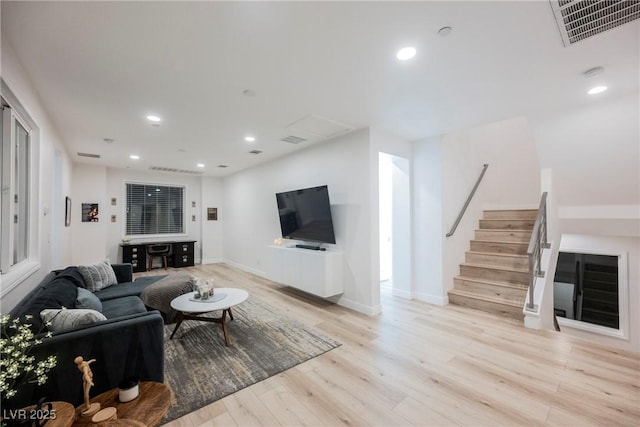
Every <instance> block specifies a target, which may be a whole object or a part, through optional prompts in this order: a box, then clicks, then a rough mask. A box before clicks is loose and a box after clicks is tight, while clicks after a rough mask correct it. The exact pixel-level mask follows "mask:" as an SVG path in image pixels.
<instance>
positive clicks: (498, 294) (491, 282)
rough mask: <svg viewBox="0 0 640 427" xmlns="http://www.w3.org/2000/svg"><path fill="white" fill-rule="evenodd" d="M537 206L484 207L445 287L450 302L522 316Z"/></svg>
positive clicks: (486, 310) (511, 316) (501, 313)
mask: <svg viewBox="0 0 640 427" xmlns="http://www.w3.org/2000/svg"><path fill="white" fill-rule="evenodd" d="M536 214H537V210H535V209H533V210H492V211H484V218H483V219H481V220H480V228H479V229H478V230H476V232H475V239H474V240H472V241H471V245H470V249H471V250H469V251H467V252H466V254H465V262H464V263H463V264H460V275H459V276H456V277H455V278H454V279H453V282H454V287H453V289H452V290H450V291H449V302H450V303H451V304H458V305H463V306H465V307H470V308H474V309H477V310H482V311H485V312H489V313H495V314H499V315H501V316H505V317H510V318H513V319H518V320H523V319H524V315H523V314H522V308H523V306H524V301H525V296H526V292H527V289H528V286H529V257H528V256H527V247H528V246H529V240H530V239H531V231H532V229H533V225H534V223H535V220H536Z"/></svg>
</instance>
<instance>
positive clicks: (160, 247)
mask: <svg viewBox="0 0 640 427" xmlns="http://www.w3.org/2000/svg"><path fill="white" fill-rule="evenodd" d="M170 253H171V245H169V244H165V243H161V244H157V245H147V258H148V259H149V264H148V266H147V271H149V270H151V268H152V267H153V258H154V257H161V258H162V266H163V267H164V269H165V270H166V269H167V256H169V254H170Z"/></svg>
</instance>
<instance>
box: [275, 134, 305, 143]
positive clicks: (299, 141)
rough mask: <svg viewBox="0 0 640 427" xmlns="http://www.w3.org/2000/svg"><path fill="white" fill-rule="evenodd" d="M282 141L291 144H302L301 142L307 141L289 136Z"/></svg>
mask: <svg viewBox="0 0 640 427" xmlns="http://www.w3.org/2000/svg"><path fill="white" fill-rule="evenodd" d="M280 141H284V142H289V143H291V144H300V143H301V142H304V141H306V139H305V138H300V137H299V136H293V135H289V136H287V137H285V138H282V139H281V140H280Z"/></svg>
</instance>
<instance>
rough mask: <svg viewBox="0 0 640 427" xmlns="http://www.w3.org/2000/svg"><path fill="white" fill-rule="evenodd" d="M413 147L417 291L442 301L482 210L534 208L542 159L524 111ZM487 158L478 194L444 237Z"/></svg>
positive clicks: (432, 300)
mask: <svg viewBox="0 0 640 427" xmlns="http://www.w3.org/2000/svg"><path fill="white" fill-rule="evenodd" d="M414 152H415V153H416V155H415V157H414V171H415V172H414V188H415V191H414V198H415V199H414V206H415V207H416V210H417V212H416V222H415V224H416V225H415V228H416V233H415V236H416V244H415V245H416V257H417V259H420V260H421V262H422V260H425V262H426V263H428V264H425V266H427V265H428V266H429V269H426V268H423V267H417V271H416V278H415V282H416V284H417V286H419V291H418V293H417V295H419V297H420V298H421V299H424V300H426V301H428V302H432V303H436V304H446V303H447V301H448V300H447V296H446V291H447V290H448V289H451V288H452V287H453V278H454V277H455V276H457V275H458V274H459V264H460V263H462V262H463V261H464V253H465V251H467V250H468V249H469V241H470V240H471V239H473V236H474V230H475V229H476V228H477V227H478V220H479V219H480V218H481V216H482V210H483V209H509V208H512V209H522V208H537V206H538V203H539V200H540V164H539V162H538V159H537V154H536V150H535V144H534V141H533V134H532V132H531V129H530V126H529V123H528V121H527V120H526V119H525V118H522V117H517V118H513V119H509V120H504V121H500V122H495V123H491V124H487V125H484V126H479V127H476V128H473V129H468V130H461V131H457V132H453V133H450V134H447V135H444V136H442V137H441V138H430V139H427V140H423V141H418V142H416V143H415V145H414ZM485 163H486V164H489V168H488V169H487V172H486V174H485V176H484V179H483V181H482V183H481V184H480V187H479V188H478V191H477V192H476V195H475V196H474V198H473V200H472V202H471V204H470V205H469V207H468V208H467V211H466V213H465V216H464V217H463V219H462V221H461V222H460V224H459V226H458V228H457V230H456V232H455V234H454V235H453V236H451V237H449V238H446V237H445V234H446V233H447V232H448V231H449V229H450V228H451V226H452V225H453V224H454V222H455V219H456V217H457V216H458V213H459V212H460V209H461V208H462V206H463V205H464V202H465V200H466V198H467V197H468V195H469V193H470V191H471V189H472V188H473V186H474V184H475V182H476V180H477V179H478V176H479V174H480V172H481V171H482V165H483V164H485ZM438 187H439V188H438ZM438 210H439V211H440V215H439V214H438ZM439 217H440V218H439ZM438 220H440V221H441V223H440V225H438V224H437V221H438ZM425 222H428V224H425ZM436 242H438V243H436ZM425 257H430V259H429V260H426V259H425ZM438 260H439V261H440V262H438ZM438 265H439V266H440V269H441V272H439V271H437V270H438ZM440 275H441V277H440ZM438 279H440V280H438Z"/></svg>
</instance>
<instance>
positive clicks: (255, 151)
mask: <svg viewBox="0 0 640 427" xmlns="http://www.w3.org/2000/svg"><path fill="white" fill-rule="evenodd" d="M260 153H262V151H260V150H251V151H249V154H260Z"/></svg>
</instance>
